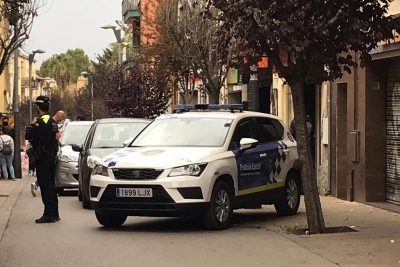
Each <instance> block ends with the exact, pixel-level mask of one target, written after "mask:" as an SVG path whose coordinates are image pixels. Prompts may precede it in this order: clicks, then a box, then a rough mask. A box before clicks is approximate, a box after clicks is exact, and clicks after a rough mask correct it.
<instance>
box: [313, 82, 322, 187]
mask: <svg viewBox="0 0 400 267" xmlns="http://www.w3.org/2000/svg"><path fill="white" fill-rule="evenodd" d="M316 87H317V88H316V90H317V93H316V97H315V99H314V101H315V126H316V127H315V141H314V142H316V146H315V159H314V163H315V165H314V166H315V174H316V178H317V181H318V180H319V163H320V161H321V160H320V157H321V153H320V148H321V85H317V86H316Z"/></svg>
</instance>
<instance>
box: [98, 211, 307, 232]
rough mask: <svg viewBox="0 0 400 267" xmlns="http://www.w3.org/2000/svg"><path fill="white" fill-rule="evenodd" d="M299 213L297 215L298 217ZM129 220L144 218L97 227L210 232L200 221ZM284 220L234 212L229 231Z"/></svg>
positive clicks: (259, 213) (265, 214)
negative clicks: (113, 226)
mask: <svg viewBox="0 0 400 267" xmlns="http://www.w3.org/2000/svg"><path fill="white" fill-rule="evenodd" d="M300 214H301V213H300V212H299V213H298V215H295V216H300ZM129 218H131V219H132V218H146V220H145V221H140V222H136V223H131V221H132V220H130V221H127V222H126V223H125V224H124V225H123V226H122V227H118V228H104V227H99V228H98V230H99V231H105V232H108V231H111V232H112V231H117V232H159V233H182V232H186V233H187V232H212V231H209V230H206V229H205V228H204V227H203V225H202V223H201V221H200V219H198V218H192V217H186V218H149V217H128V220H129ZM281 220H284V217H281V216H279V215H278V214H276V213H275V212H272V211H265V210H264V211H263V210H259V211H258V210H256V211H253V210H240V211H239V212H235V215H234V217H233V223H232V226H231V228H230V229H228V230H226V231H229V230H235V229H240V228H253V229H260V228H264V229H265V228H268V227H269V226H272V224H273V223H274V222H277V221H281Z"/></svg>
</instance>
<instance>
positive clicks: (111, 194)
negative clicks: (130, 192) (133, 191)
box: [100, 185, 175, 204]
mask: <svg viewBox="0 0 400 267" xmlns="http://www.w3.org/2000/svg"><path fill="white" fill-rule="evenodd" d="M117 188H151V189H153V197H152V198H140V197H117V196H116V191H117ZM100 202H120V203H121V202H129V203H132V204H133V203H164V204H166V203H175V202H174V200H173V199H172V198H171V197H170V195H169V194H168V193H167V191H165V189H164V187H162V186H161V185H108V186H107V187H106V189H105V190H104V193H103V194H102V195H101V198H100Z"/></svg>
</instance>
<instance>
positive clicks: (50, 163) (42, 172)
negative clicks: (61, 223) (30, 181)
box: [36, 154, 58, 217]
mask: <svg viewBox="0 0 400 267" xmlns="http://www.w3.org/2000/svg"><path fill="white" fill-rule="evenodd" d="M54 172H55V157H54V154H44V155H42V156H41V157H40V159H38V160H36V176H37V180H38V183H39V187H40V193H41V195H42V201H43V205H44V213H43V216H48V217H54V216H57V215H58V198H57V189H56V184H55V180H54Z"/></svg>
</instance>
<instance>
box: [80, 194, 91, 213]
mask: <svg viewBox="0 0 400 267" xmlns="http://www.w3.org/2000/svg"><path fill="white" fill-rule="evenodd" d="M82 208H84V209H85V210H91V209H92V205H91V204H90V201H89V200H88V199H87V198H86V194H85V193H84V192H83V193H82Z"/></svg>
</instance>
